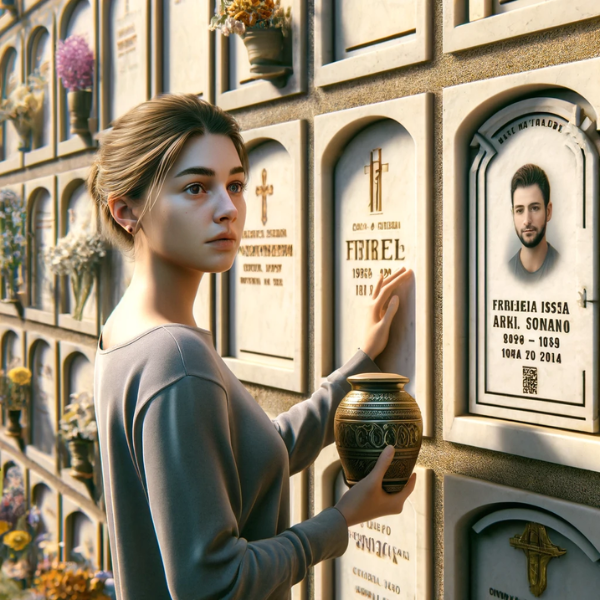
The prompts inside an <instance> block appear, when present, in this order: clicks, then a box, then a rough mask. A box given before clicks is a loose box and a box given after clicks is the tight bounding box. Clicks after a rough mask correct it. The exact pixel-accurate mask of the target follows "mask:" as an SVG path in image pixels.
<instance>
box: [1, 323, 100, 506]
mask: <svg viewBox="0 0 600 600" xmlns="http://www.w3.org/2000/svg"><path fill="white" fill-rule="evenodd" d="M0 351H1V352H0V360H1V365H2V380H3V381H2V384H3V385H2V409H3V410H2V427H0V437H1V438H2V440H3V441H4V442H5V443H7V444H10V446H11V447H12V448H14V451H15V454H18V453H23V454H24V455H25V456H27V458H29V459H31V460H33V461H34V462H35V463H36V464H38V465H39V466H40V467H41V468H42V469H45V471H47V472H50V473H52V474H53V475H54V476H58V477H60V478H61V479H62V481H63V483H64V484H66V485H67V486H68V487H69V488H70V489H71V490H73V492H76V493H77V494H79V495H80V496H82V497H84V498H89V499H90V501H92V502H95V503H97V504H98V503H101V502H102V483H101V474H100V458H99V451H98V443H97V434H96V420H95V413H94V406H93V381H94V356H95V352H94V351H93V350H90V349H89V348H87V347H83V346H78V345H74V344H72V343H69V342H65V341H63V340H60V339H53V338H49V337H44V336H41V335H39V334H36V333H31V332H25V331H23V330H22V329H19V328H12V327H8V326H2V327H1V328H0Z"/></svg>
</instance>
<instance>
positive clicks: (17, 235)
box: [0, 188, 27, 301]
mask: <svg viewBox="0 0 600 600" xmlns="http://www.w3.org/2000/svg"><path fill="white" fill-rule="evenodd" d="M25 211H26V208H25V203H24V202H23V199H22V198H19V196H17V194H15V192H13V191H12V190H9V189H6V188H5V189H2V190H0V236H2V241H1V244H0V273H2V277H3V278H4V282H5V285H6V297H7V299H8V300H11V301H14V300H17V292H18V290H19V286H20V284H21V267H22V265H23V260H24V259H25V246H26V244H27V239H26V237H25V214H26V213H25Z"/></svg>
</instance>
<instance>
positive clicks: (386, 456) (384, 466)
mask: <svg viewBox="0 0 600 600" xmlns="http://www.w3.org/2000/svg"><path fill="white" fill-rule="evenodd" d="M394 452H395V450H394V446H386V447H385V448H384V449H383V452H382V453H381V454H380V455H379V458H378V459H377V462H376V463H375V466H374V467H373V470H372V471H371V473H369V475H370V476H371V477H372V478H373V479H374V480H375V481H377V482H378V484H379V485H381V481H382V480H383V476H384V475H385V472H386V471H387V470H388V468H389V466H390V464H391V463H392V460H393V459H394Z"/></svg>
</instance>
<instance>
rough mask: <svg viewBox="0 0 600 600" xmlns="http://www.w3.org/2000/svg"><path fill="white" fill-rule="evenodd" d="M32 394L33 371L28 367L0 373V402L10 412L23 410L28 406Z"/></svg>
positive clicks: (14, 368)
mask: <svg viewBox="0 0 600 600" xmlns="http://www.w3.org/2000/svg"><path fill="white" fill-rule="evenodd" d="M30 392H31V371H30V370H29V369H28V368H27V367H13V368H12V369H10V370H9V371H8V373H4V371H0V402H1V403H2V404H3V405H4V407H5V408H6V409H8V410H21V409H22V408H23V407H25V406H26V405H27V401H28V400H29V394H30Z"/></svg>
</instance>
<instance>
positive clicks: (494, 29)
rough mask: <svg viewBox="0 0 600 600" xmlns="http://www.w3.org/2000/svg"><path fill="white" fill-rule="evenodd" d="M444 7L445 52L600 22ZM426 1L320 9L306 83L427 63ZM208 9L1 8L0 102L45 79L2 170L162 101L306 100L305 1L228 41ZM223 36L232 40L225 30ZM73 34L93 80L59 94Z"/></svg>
mask: <svg viewBox="0 0 600 600" xmlns="http://www.w3.org/2000/svg"><path fill="white" fill-rule="evenodd" d="M445 3H446V6H445V11H444V19H445V29H444V36H445V37H444V43H445V48H446V50H448V51H456V50H460V49H464V48H468V47H472V46H477V45H481V44H486V43H489V42H492V41H497V40H500V39H504V38H506V37H513V36H519V35H523V34H526V33H531V32H533V31H537V30H542V29H547V28H549V27H553V26H558V25H562V24H565V23H569V22H573V21H578V20H585V19H589V18H592V17H595V16H598V15H600V7H599V6H598V4H597V2H596V1H595V0H575V1H573V0H551V1H550V2H549V1H547V0H510V1H509V0H476V1H472V2H470V3H469V2H467V0H460V1H457V0H446V2H445ZM225 4H226V5H227V6H229V5H230V4H231V5H232V6H231V7H230V8H231V10H230V13H228V14H231V15H234V14H237V15H238V16H239V15H241V14H242V12H237V13H236V10H235V8H236V6H237V5H236V4H235V2H234V0H227V2H226V3H225ZM432 4H433V2H432V0H400V1H399V2H395V3H393V6H392V5H390V4H389V3H388V2H384V0H378V1H377V2H375V3H369V4H368V5H367V4H365V3H364V2H361V1H360V0H344V1H343V2H342V0H335V1H332V2H328V1H326V0H319V1H318V2H317V3H316V5H315V32H314V39H315V54H314V56H315V69H314V70H315V84H316V85H317V86H327V85H330V84H334V83H337V82H340V81H344V80H350V79H355V78H357V77H363V76H367V75H371V74H373V73H376V72H380V71H386V70H391V69H396V68H399V67H403V66H406V65H411V64H417V63H421V62H424V61H428V60H430V59H431V58H432V39H431V38H432V26H433V17H432ZM211 5H212V3H211V2H210V1H209V0H201V1H200V2H199V3H198V2H192V1H191V0H183V1H182V0H164V2H158V3H152V4H150V3H146V2H143V1H142V0H101V1H98V0H50V1H49V2H40V1H39V0H16V2H14V5H13V6H14V10H9V9H5V11H4V14H3V15H2V16H0V31H2V33H1V34H0V87H1V88H2V89H1V90H0V94H1V97H2V99H4V100H5V99H7V98H8V96H9V95H10V91H11V88H12V87H14V86H15V85H17V84H19V83H24V82H26V81H27V80H28V78H29V76H30V75H32V74H34V73H42V74H43V76H44V78H45V81H44V83H43V85H42V89H41V95H42V96H43V97H42V98H41V107H40V108H39V109H36V111H34V112H35V114H33V112H32V115H31V118H30V119H29V121H30V122H31V123H30V125H31V129H32V131H31V132H26V133H25V134H24V133H23V131H22V130H23V127H24V125H23V122H22V119H21V121H19V122H18V123H17V121H16V120H14V121H10V120H9V121H8V122H7V123H5V125H4V134H3V139H4V142H3V144H2V147H3V150H2V153H3V156H2V160H0V172H8V171H12V170H15V169H19V168H21V167H24V166H29V165H33V164H37V163H39V162H42V161H46V160H49V159H52V158H55V157H56V156H64V155H67V154H69V153H72V152H77V151H81V150H82V149H85V148H86V147H89V146H90V145H93V144H94V143H95V142H94V136H95V134H97V133H98V132H99V131H102V130H105V129H107V128H109V127H110V126H111V124H112V122H113V121H114V119H115V118H117V117H119V116H120V115H122V114H124V113H125V112H126V111H127V110H128V109H130V108H131V107H133V106H135V105H137V104H138V103H140V102H142V101H144V100H146V99H148V98H149V97H151V96H152V95H154V94H156V93H159V92H190V93H194V94H197V95H199V96H201V97H203V98H205V99H207V100H210V101H215V102H216V103H217V104H218V105H219V106H222V107H223V108H225V109H235V108H240V107H242V106H248V105H252V104H256V103H259V102H265V101H269V100H275V99H278V98H281V97H285V96H288V95H293V94H298V93H302V92H306V91H307V75H306V70H307V64H306V55H307V51H306V46H307V37H309V36H308V35H307V31H306V23H307V18H306V11H307V6H306V0H283V3H282V8H283V9H285V10H286V11H287V9H290V13H289V15H290V18H291V21H286V22H285V27H284V28H283V29H282V28H279V27H278V25H281V24H282V22H283V21H282V19H277V18H276V19H275V20H273V19H271V20H270V21H269V26H268V27H267V29H265V28H261V27H258V26H253V27H248V28H247V31H245V32H244V33H243V34H241V35H237V34H236V32H238V33H241V29H240V28H236V27H234V28H233V33H232V34H231V35H227V36H226V35H222V34H221V33H219V32H217V33H216V35H215V34H213V33H211V31H209V22H210V19H211V16H212V9H211ZM219 6H220V4H219ZM286 14H287V13H286ZM240 18H241V19H242V21H239V25H240V27H241V28H242V29H244V28H245V27H246V25H244V24H243V21H245V22H246V23H247V24H250V23H252V22H253V21H252V15H249V16H247V17H240ZM150 23H156V24H157V25H156V27H155V28H154V29H153V32H154V31H155V33H156V35H153V36H149V35H148V32H149V31H150ZM226 29H227V31H226V32H227V33H229V32H230V31H231V25H230V24H228V25H227V27H226ZM218 31H219V30H218ZM284 33H285V35H284ZM272 34H276V35H275V38H276V39H275V38H273V35H272ZM71 36H82V37H83V38H84V39H85V40H86V42H87V44H88V45H89V47H90V48H91V52H92V53H93V57H94V58H93V63H94V64H93V66H94V72H93V75H92V77H91V80H90V81H87V82H86V83H85V84H81V85H83V86H84V87H83V88H82V89H79V88H72V89H73V90H74V89H77V90H78V92H75V91H70V92H69V93H67V89H66V85H67V84H66V81H64V80H61V79H59V77H58V76H57V68H56V48H57V45H58V44H59V43H60V42H61V41H64V40H65V39H67V38H70V37H71ZM261 36H262V37H261ZM213 56H214V61H215V63H216V64H212V63H211V61H212V60H213ZM213 72H214V73H215V80H214V81H213V77H212V75H211V74H212V73H213ZM76 94H78V95H76ZM77 98H78V99H77ZM78 103H79V104H78ZM86 111H87V112H86ZM28 127H29V125H28ZM19 148H21V150H19Z"/></svg>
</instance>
